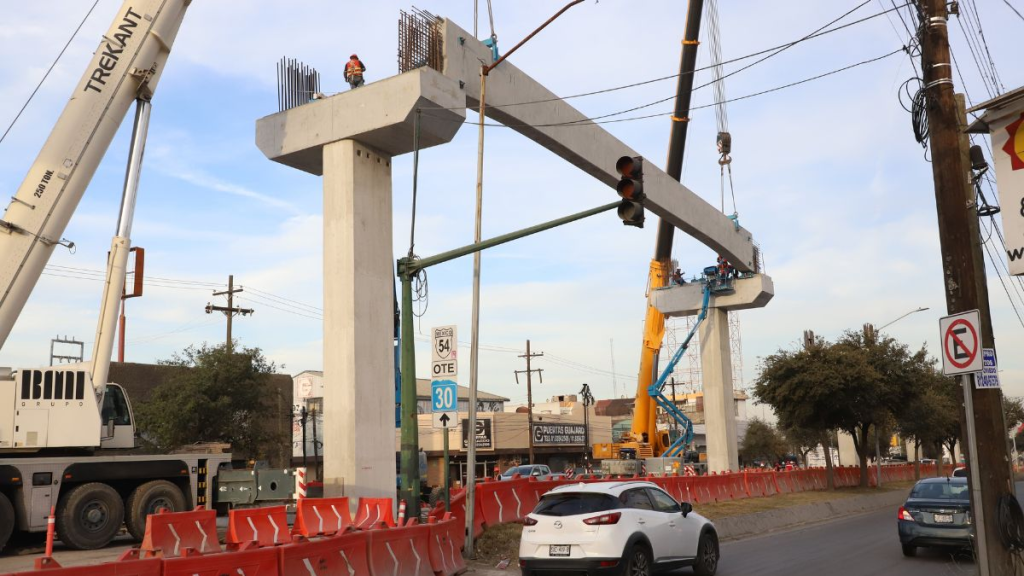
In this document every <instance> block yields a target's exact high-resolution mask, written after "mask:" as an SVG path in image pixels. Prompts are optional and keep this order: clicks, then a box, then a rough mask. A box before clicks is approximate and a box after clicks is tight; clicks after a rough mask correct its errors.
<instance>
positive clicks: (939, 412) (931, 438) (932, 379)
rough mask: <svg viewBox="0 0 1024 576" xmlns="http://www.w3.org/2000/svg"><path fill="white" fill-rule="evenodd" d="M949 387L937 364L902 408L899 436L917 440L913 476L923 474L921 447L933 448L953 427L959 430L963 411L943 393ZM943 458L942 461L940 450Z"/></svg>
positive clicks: (929, 369) (918, 384)
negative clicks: (916, 393)
mask: <svg viewBox="0 0 1024 576" xmlns="http://www.w3.org/2000/svg"><path fill="white" fill-rule="evenodd" d="M948 386H949V378H946V377H945V376H943V375H942V373H941V372H939V370H938V369H936V368H935V367H929V368H928V369H927V370H925V371H923V372H922V373H921V375H920V380H919V382H918V383H917V387H918V390H919V394H918V395H917V396H916V397H915V398H913V399H912V400H911V401H910V402H909V403H908V404H907V406H906V408H905V409H904V410H903V411H902V414H901V417H900V419H899V420H898V421H897V424H896V429H897V431H898V432H899V434H900V436H902V437H904V438H906V439H907V440H912V441H913V442H914V461H915V466H914V476H915V478H918V479H919V478H920V477H921V461H920V460H921V457H922V454H921V448H922V447H927V448H929V449H934V448H935V447H937V446H940V445H942V444H943V443H944V442H945V439H946V437H947V435H948V431H949V430H950V429H956V430H959V427H960V414H959V410H958V408H957V405H956V403H955V402H953V400H952V399H951V398H950V397H949V395H948V394H946V393H945V392H944V390H943V389H944V388H946V387H948ZM939 453H940V460H941V451H939Z"/></svg>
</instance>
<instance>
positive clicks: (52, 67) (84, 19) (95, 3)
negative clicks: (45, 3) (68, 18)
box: [0, 0, 100, 142]
mask: <svg viewBox="0 0 1024 576" xmlns="http://www.w3.org/2000/svg"><path fill="white" fill-rule="evenodd" d="M99 3H100V0H96V1H95V2H93V3H92V7H91V8H89V11H88V12H86V13H85V18H82V21H81V22H79V24H78V27H77V28H75V31H74V32H72V33H71V38H68V41H67V43H66V44H64V47H63V48H61V50H60V54H57V57H56V58H54V60H53V63H52V64H50V67H49V68H48V69H47V70H46V73H45V74H43V77H42V79H40V80H39V84H36V87H35V89H34V90H32V93H31V94H29V96H28V100H25V104H24V105H22V107H21V110H18V113H17V114H15V115H14V120H11V124H10V125H9V126H8V127H7V130H4V133H3V136H0V142H3V141H4V139H5V138H7V135H8V134H9V133H10V132H11V128H14V124H15V123H17V122H18V118H21V114H22V112H24V111H25V108H28V105H29V103H30V102H32V99H33V98H34V97H35V95H36V92H39V89H40V88H42V86H43V82H46V79H47V78H48V77H49V76H50V72H53V69H54V67H56V66H57V62H59V61H60V58H61V56H63V55H64V52H65V51H66V50H67V49H68V46H71V42H73V41H74V40H75V36H77V35H78V32H79V31H80V30H81V29H82V26H84V25H85V21H86V20H88V19H89V16H90V15H91V14H92V11H93V10H95V9H96V5H97V4H99Z"/></svg>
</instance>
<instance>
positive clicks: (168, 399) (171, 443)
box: [136, 343, 277, 458]
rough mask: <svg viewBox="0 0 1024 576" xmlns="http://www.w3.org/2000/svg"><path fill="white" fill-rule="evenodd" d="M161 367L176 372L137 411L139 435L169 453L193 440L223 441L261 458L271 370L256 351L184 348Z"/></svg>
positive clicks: (269, 413)
mask: <svg viewBox="0 0 1024 576" xmlns="http://www.w3.org/2000/svg"><path fill="white" fill-rule="evenodd" d="M160 364H163V365H167V366H175V367H178V368H180V370H178V371H177V372H176V373H175V375H174V376H172V377H171V378H169V379H168V380H167V381H165V382H164V383H163V384H161V385H160V386H159V387H157V388H156V389H155V390H154V391H153V395H152V397H151V398H150V400H149V401H148V402H146V403H144V404H142V405H140V406H138V407H137V410H136V415H137V420H138V427H139V430H140V434H141V436H142V437H143V438H144V439H145V440H146V441H148V442H150V443H152V444H154V445H155V446H156V447H157V448H160V449H165V450H170V449H174V448H178V447H181V446H185V445H188V444H193V443H196V442H227V443H230V444H231V449H232V452H233V453H234V454H237V455H239V456H243V457H246V458H255V457H262V456H264V455H263V454H261V453H260V448H261V446H262V445H264V444H265V443H266V442H268V441H270V440H272V439H273V438H272V433H271V432H270V427H268V426H267V425H266V422H267V421H269V420H272V419H273V418H275V417H276V416H277V414H276V410H275V405H274V403H272V402H270V401H269V398H270V397H271V395H272V394H271V388H270V386H269V384H270V376H271V374H273V373H274V372H275V369H276V366H275V365H274V363H273V362H269V361H267V359H266V358H265V357H264V356H263V353H262V351H260V349H259V348H242V349H240V350H239V349H238V347H237V346H236V347H235V349H234V350H232V351H228V350H226V349H225V346H224V345H220V346H210V345H208V344H205V343H204V344H203V345H202V346H201V347H198V348H197V347H195V346H189V347H188V348H186V349H185V350H183V351H182V352H181V353H176V354H175V355H174V356H173V357H172V358H171V359H170V360H164V361H161V362H160Z"/></svg>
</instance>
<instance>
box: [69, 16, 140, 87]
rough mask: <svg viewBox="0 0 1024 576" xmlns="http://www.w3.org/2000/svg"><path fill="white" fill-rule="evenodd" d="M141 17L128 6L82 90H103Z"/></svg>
mask: <svg viewBox="0 0 1024 576" xmlns="http://www.w3.org/2000/svg"><path fill="white" fill-rule="evenodd" d="M141 18H142V14H139V13H137V12H135V11H134V10H132V9H131V8H130V7H129V8H128V12H126V13H125V15H124V18H122V21H123V22H122V24H121V25H120V26H118V27H117V29H118V32H117V33H116V34H114V39H113V40H111V39H109V38H108V39H107V44H106V48H104V49H103V53H102V54H100V61H99V65H98V66H96V69H95V70H93V71H92V75H91V76H89V81H88V82H86V84H85V88H83V89H82V90H83V91H89V90H95V91H96V92H100V93H102V92H103V87H104V86H106V85H107V78H108V77H109V76H110V75H111V74H112V71H113V70H114V68H115V67H116V66H117V63H118V61H119V60H120V58H121V53H122V52H124V47H125V45H127V44H128V40H129V39H130V38H131V37H132V35H133V34H134V33H135V28H136V27H138V25H139V20H140V19H141Z"/></svg>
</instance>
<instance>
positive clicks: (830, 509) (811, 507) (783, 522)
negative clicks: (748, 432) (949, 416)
mask: <svg viewBox="0 0 1024 576" xmlns="http://www.w3.org/2000/svg"><path fill="white" fill-rule="evenodd" d="M906 498H907V491H906V490H891V491H888V492H886V493H884V494H866V495H863V496H854V497H852V498H840V499H837V500H833V501H830V502H815V503H813V504H802V505H800V506H792V507H789V508H779V509H777V510H769V511H766V512H756V513H754V514H742V515H739V516H728V517H726V518H722V519H720V520H712V522H714V524H715V528H716V529H717V530H718V537H719V539H721V540H722V541H727V540H740V539H743V538H749V537H752V536H760V535H762V534H765V533H768V532H775V531H778V530H783V529H787V528H797V527H800V526H804V525H809V524H817V523H819V522H827V521H829V520H835V519H836V518H841V517H845V516H853V515H856V514H862V513H865V512H874V511H876V510H880V509H883V508H889V507H895V506H898V505H900V504H902V503H903V502H904V501H905V500H906ZM893 514H894V517H895V512H894V513H893Z"/></svg>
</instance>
